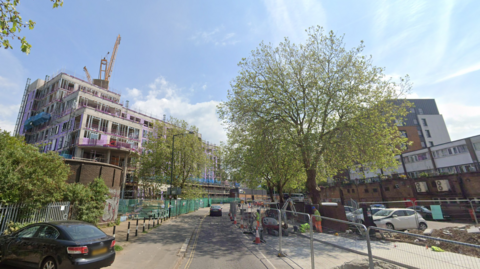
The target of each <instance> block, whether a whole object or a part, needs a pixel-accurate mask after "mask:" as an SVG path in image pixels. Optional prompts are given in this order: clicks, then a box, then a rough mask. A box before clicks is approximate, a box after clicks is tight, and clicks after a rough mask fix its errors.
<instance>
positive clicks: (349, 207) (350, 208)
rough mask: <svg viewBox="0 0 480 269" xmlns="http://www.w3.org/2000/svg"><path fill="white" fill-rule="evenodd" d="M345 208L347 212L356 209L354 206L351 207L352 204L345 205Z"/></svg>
mask: <svg viewBox="0 0 480 269" xmlns="http://www.w3.org/2000/svg"><path fill="white" fill-rule="evenodd" d="M343 208H345V213H348V212H353V211H355V209H354V208H353V207H351V206H348V205H346V206H344V207H343Z"/></svg>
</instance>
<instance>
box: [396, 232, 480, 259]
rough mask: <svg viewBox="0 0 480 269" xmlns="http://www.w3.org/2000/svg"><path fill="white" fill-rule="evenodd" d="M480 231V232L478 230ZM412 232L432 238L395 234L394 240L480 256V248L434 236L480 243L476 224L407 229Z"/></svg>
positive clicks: (475, 243)
mask: <svg viewBox="0 0 480 269" xmlns="http://www.w3.org/2000/svg"><path fill="white" fill-rule="evenodd" d="M477 231H478V232H477ZM407 232H408V233H412V234H422V235H427V236H429V237H433V238H432V239H425V238H419V237H415V236H408V235H404V234H393V240H395V241H402V242H407V243H413V244H417V245H422V246H428V247H429V248H430V247H432V246H435V247H439V248H441V249H443V250H445V251H449V252H454V253H459V254H464V255H469V256H474V257H478V258H480V248H474V247H469V246H463V245H459V244H454V243H446V242H442V241H438V240H435V239H434V238H442V239H447V240H452V241H457V242H463V243H468V244H473V245H480V230H478V228H476V227H474V226H466V227H458V228H457V227H455V228H443V229H427V230H426V231H419V230H411V231H407Z"/></svg>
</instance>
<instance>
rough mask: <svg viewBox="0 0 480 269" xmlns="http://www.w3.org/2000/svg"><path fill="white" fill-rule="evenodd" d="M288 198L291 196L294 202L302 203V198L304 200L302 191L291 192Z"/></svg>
mask: <svg viewBox="0 0 480 269" xmlns="http://www.w3.org/2000/svg"><path fill="white" fill-rule="evenodd" d="M290 198H292V200H293V201H294V202H300V203H302V202H303V200H305V195H303V193H292V194H291V195H290Z"/></svg>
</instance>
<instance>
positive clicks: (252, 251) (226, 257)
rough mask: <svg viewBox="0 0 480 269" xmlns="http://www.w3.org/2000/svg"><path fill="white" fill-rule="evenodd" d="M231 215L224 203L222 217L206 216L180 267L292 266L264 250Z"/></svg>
mask: <svg viewBox="0 0 480 269" xmlns="http://www.w3.org/2000/svg"><path fill="white" fill-rule="evenodd" d="M248 238H250V240H246V237H245V236H244V235H243V234H242V232H241V231H240V230H239V229H238V228H234V227H233V221H230V218H229V217H228V205H223V216H222V217H217V216H215V217H210V216H206V217H205V218H204V219H203V221H202V222H201V224H200V225H199V227H198V229H197V231H196V232H194V234H193V236H192V239H191V241H190V245H189V247H188V250H187V253H186V255H185V258H184V259H183V261H182V263H181V265H180V267H178V268H179V269H214V268H219V269H220V268H222V269H223V268H228V269H237V268H238V269H244V268H249V269H265V268H290V267H289V266H288V265H287V264H286V263H285V262H284V261H282V260H280V259H278V258H276V257H275V256H273V255H271V254H268V253H262V252H260V251H259V250H258V248H257V246H256V245H255V244H253V242H252V241H251V238H252V237H251V236H249V237H248Z"/></svg>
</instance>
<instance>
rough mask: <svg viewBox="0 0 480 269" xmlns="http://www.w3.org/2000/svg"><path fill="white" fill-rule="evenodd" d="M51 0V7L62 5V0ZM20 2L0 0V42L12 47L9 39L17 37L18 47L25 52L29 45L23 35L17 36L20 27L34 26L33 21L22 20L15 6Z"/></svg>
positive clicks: (28, 49) (17, 0) (28, 50)
mask: <svg viewBox="0 0 480 269" xmlns="http://www.w3.org/2000/svg"><path fill="white" fill-rule="evenodd" d="M50 1H51V2H53V8H57V7H61V6H63V0H50ZM19 4H20V0H0V30H1V31H0V42H1V46H3V47H4V48H6V49H8V48H12V45H11V44H10V41H9V40H8V39H9V38H11V39H12V40H15V39H18V40H19V41H20V49H21V50H22V51H23V52H25V53H26V54H29V53H30V48H31V47H32V45H30V44H29V43H28V42H27V40H26V39H25V37H22V38H20V36H18V35H19V34H20V32H21V31H22V28H27V27H28V29H30V30H32V29H33V28H34V27H35V22H34V21H32V20H29V21H28V22H24V20H23V18H22V16H20V13H19V12H18V11H17V6H18V5H19Z"/></svg>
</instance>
